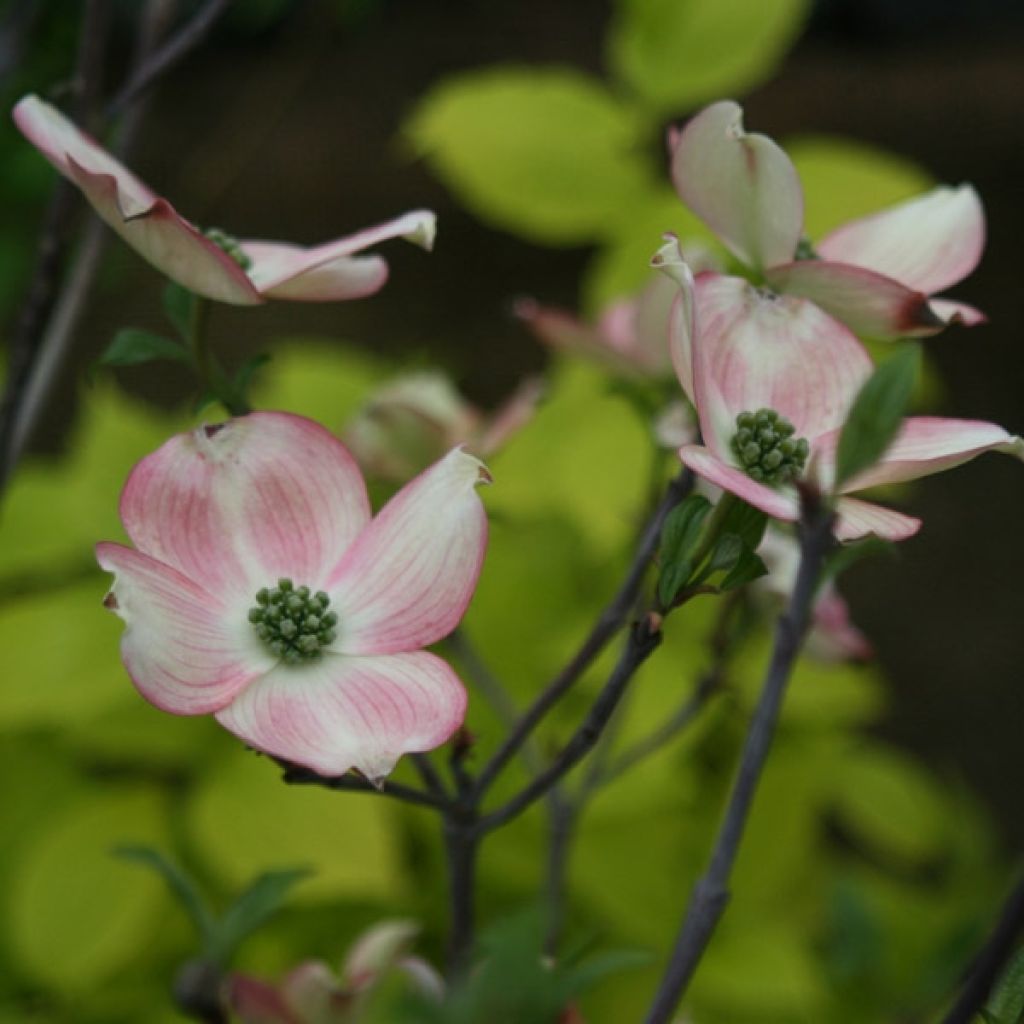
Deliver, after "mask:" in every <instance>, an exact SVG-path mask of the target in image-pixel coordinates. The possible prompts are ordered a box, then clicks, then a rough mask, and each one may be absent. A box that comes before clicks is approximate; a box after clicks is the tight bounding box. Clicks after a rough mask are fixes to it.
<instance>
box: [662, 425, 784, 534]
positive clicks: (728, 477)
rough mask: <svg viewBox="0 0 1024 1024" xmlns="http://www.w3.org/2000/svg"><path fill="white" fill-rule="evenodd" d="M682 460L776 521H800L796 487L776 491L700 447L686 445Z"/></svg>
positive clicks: (705, 477)
mask: <svg viewBox="0 0 1024 1024" xmlns="http://www.w3.org/2000/svg"><path fill="white" fill-rule="evenodd" d="M679 458H680V459H682V460H683V462H684V464H685V465H687V466H689V467H690V469H692V470H693V471H694V473H696V474H697V475H698V476H701V477H703V478H704V479H705V480H707V481H708V482H709V483H713V484H714V485H715V486H716V487H721V488H722V490H724V491H729V492H731V493H732V494H735V495H736V497H738V498H742V499H743V500H744V501H745V502H747V504H748V505H753V506H754V507H755V508H759V509H760V510H761V511H762V512H764V513H765V514H766V515H769V516H771V517H772V518H773V519H781V520H783V521H784V522H790V523H792V522H796V520H798V519H799V518H800V499H799V498H798V497H797V493H796V491H795V490H794V489H793V488H792V487H787V488H785V489H780V490H775V489H774V488H771V487H768V486H766V485H765V484H760V483H758V482H757V481H756V480H752V479H751V478H750V477H749V476H747V474H746V473H744V472H743V470H742V469H737V468H736V467H735V466H731V465H729V464H728V463H727V462H723V461H722V460H721V459H720V458H718V457H717V456H715V455H714V454H713V453H712V452H711V451H710V450H709V449H707V448H704V447H702V446H700V445H695V444H689V445H684V446H683V447H682V448H680V449H679Z"/></svg>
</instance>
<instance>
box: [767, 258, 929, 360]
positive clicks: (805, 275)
mask: <svg viewBox="0 0 1024 1024" xmlns="http://www.w3.org/2000/svg"><path fill="white" fill-rule="evenodd" d="M765 280H766V281H767V282H768V284H769V285H770V286H771V287H772V288H774V289H776V290H777V291H780V292H786V293H787V294H789V295H800V296H802V297H803V298H805V299H810V300H811V301H812V302H813V303H814V304H815V305H816V306H820V307H821V308H822V309H823V310H825V312H826V313H828V314H829V315H830V316H833V317H835V319H836V320H839V321H841V322H842V323H844V324H846V326H847V327H849V328H850V330H851V331H856V332H857V334H863V335H867V336H868V337H871V338H885V339H889V340H892V339H895V338H906V337H923V336H925V335H928V334H935V333H936V332H938V331H941V330H942V328H943V327H945V326H946V324H945V321H944V320H942V319H941V318H940V317H939V316H937V315H936V313H935V312H934V310H933V309H932V306H931V304H930V303H929V301H928V296H927V295H925V294H924V293H923V292H916V291H912V290H911V289H910V288H906V287H904V286H903V285H902V284H900V283H899V281H895V280H893V278H891V277H885V276H884V275H882V274H876V273H875V272H874V271H873V270H865V269H864V268H863V267H855V266H853V265H852V264H849V263H834V262H826V261H825V260H805V261H801V262H799V263H787V264H786V265H785V266H782V267H775V268H774V269H772V270H769V271H768V272H767V273H766V274H765Z"/></svg>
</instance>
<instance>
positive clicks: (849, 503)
mask: <svg viewBox="0 0 1024 1024" xmlns="http://www.w3.org/2000/svg"><path fill="white" fill-rule="evenodd" d="M920 529H921V520H920V519H915V518H914V516H907V515H904V514H903V513H902V512H896V511H895V510H894V509H891V508H885V507H884V506H882V505H875V504H872V503H871V502H869V501H861V500H860V499H859V498H848V497H842V498H840V499H839V500H838V501H837V502H836V525H835V531H834V532H835V535H836V538H837V539H838V540H841V541H848V540H859V539H860V538H861V537H866V536H867V535H868V534H872V533H873V534H874V535H875V536H876V537H881V538H882V539H883V540H893V541H896V540H906V539H907V538H908V537H913V536H914V534H915V533H917V531H918V530H920Z"/></svg>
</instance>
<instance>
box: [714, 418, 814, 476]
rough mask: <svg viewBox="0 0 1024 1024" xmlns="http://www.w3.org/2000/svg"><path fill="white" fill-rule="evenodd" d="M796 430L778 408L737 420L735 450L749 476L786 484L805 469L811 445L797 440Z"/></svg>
mask: <svg viewBox="0 0 1024 1024" xmlns="http://www.w3.org/2000/svg"><path fill="white" fill-rule="evenodd" d="M795 431H796V428H795V427H794V426H793V424H792V423H790V422H789V420H787V419H785V418H783V417H782V416H780V415H779V414H778V413H777V412H776V411H775V410H774V409H758V410H757V412H741V413H740V414H739V416H737V417H736V433H735V434H734V435H733V438H732V450H733V451H734V452H735V453H736V457H737V458H738V459H739V460H740V465H741V466H742V467H743V469H744V470H745V471H746V474H747V476H749V477H750V478H751V479H753V480H757V481H758V483H763V484H785V483H789V482H790V481H791V480H795V479H796V478H797V477H798V476H799V475H800V474H801V473H802V472H803V470H804V465H805V464H806V462H807V455H808V453H809V451H810V445H809V444H808V443H807V440H806V438H803V437H793V434H794V433H795Z"/></svg>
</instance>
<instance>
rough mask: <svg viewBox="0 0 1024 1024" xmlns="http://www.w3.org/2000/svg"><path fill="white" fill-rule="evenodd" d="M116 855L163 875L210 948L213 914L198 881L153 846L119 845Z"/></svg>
mask: <svg viewBox="0 0 1024 1024" xmlns="http://www.w3.org/2000/svg"><path fill="white" fill-rule="evenodd" d="M114 856H116V857H122V858H124V859H125V860H133V861H135V862H136V863H137V864H143V865H145V866H146V867H148V868H151V869H152V870H153V871H155V872H156V873H157V874H158V875H160V877H161V878H163V880H164V881H165V882H166V883H167V888H168V889H170V890H171V894H172V895H173V896H174V898H175V899H176V900H177V901H178V903H179V904H180V905H181V907H182V909H183V910H184V911H185V913H186V914H188V916H189V918H190V919H191V921H192V923H193V924H194V925H195V928H196V931H197V932H198V933H199V938H200V940H201V941H202V943H203V946H204V947H205V946H208V945H209V944H210V943H211V942H212V941H213V939H214V936H215V934H216V931H217V925H216V923H215V921H214V919H213V915H212V914H211V913H210V911H209V908H208V907H207V906H206V901H205V900H204V899H203V897H202V895H201V894H200V892H199V889H198V888H197V887H196V884H195V882H194V881H193V880H192V879H191V878H189V876H188V875H187V874H185V872H184V871H182V869H181V868H179V867H178V865H177V864H175V863H174V862H173V861H171V860H168V858H167V857H165V856H164V855H163V854H162V853H161V852H160V851H159V850H156V849H154V848H153V847H152V846H118V847H115V849H114Z"/></svg>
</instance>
